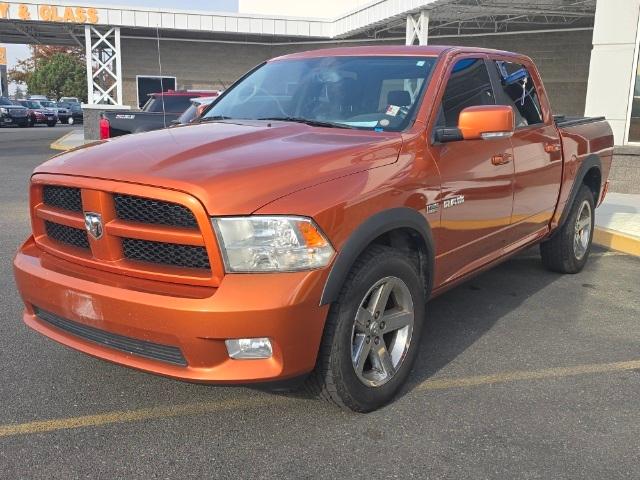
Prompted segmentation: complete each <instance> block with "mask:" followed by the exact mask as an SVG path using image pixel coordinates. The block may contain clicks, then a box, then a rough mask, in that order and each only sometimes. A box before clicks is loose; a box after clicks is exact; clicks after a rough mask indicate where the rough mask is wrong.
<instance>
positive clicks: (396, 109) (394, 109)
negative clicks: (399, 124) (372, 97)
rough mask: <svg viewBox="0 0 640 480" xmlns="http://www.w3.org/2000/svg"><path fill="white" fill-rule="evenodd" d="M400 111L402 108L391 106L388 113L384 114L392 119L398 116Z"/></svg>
mask: <svg viewBox="0 0 640 480" xmlns="http://www.w3.org/2000/svg"><path fill="white" fill-rule="evenodd" d="M399 111H400V107H398V106H397V105H389V106H388V107H387V111H386V112H384V113H385V114H387V115H389V116H391V117H395V116H396V115H398V112H399Z"/></svg>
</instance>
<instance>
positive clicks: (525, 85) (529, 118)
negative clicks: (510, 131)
mask: <svg viewBox="0 0 640 480" xmlns="http://www.w3.org/2000/svg"><path fill="white" fill-rule="evenodd" d="M494 63H495V66H496V69H497V70H498V77H499V79H500V84H501V87H502V91H501V92H500V95H498V103H499V104H501V105H510V106H511V107H513V109H514V112H515V114H516V126H517V127H526V126H528V125H535V124H537V123H542V109H541V108H540V100H539V98H538V93H537V92H536V87H535V85H534V83H533V80H532V79H531V75H530V74H529V71H528V70H527V69H526V67H525V66H523V65H520V64H518V63H511V62H505V61H501V60H499V61H496V62H494Z"/></svg>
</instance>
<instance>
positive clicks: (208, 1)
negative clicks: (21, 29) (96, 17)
mask: <svg viewBox="0 0 640 480" xmlns="http://www.w3.org/2000/svg"><path fill="white" fill-rule="evenodd" d="M56 3H58V4H69V5H77V2H74V1H73V0H58V1H57V2H56ZM113 4H116V5H122V6H131V7H136V6H138V7H155V8H163V7H164V8H176V1H175V0H133V1H131V0H115V1H111V2H110V1H108V0H94V1H92V5H94V6H96V7H100V6H109V5H113ZM179 5H180V8H181V9H185V10H208V11H218V12H237V11H238V0H180V2H179ZM5 46H6V47H7V67H8V68H11V67H13V66H14V65H15V64H16V62H18V61H19V60H21V59H23V58H27V57H29V48H28V47H27V46H26V45H18V44H5Z"/></svg>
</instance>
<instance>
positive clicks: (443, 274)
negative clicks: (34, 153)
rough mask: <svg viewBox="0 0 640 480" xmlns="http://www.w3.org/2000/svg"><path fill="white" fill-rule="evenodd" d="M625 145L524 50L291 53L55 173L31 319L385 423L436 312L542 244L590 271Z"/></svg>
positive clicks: (71, 158)
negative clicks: (475, 278)
mask: <svg viewBox="0 0 640 480" xmlns="http://www.w3.org/2000/svg"><path fill="white" fill-rule="evenodd" d="M612 151H613V136H612V133H611V129H610V127H609V125H608V124H607V123H606V122H605V121H604V120H602V119H597V118H596V119H593V118H564V117H554V116H553V115H552V113H551V107H550V105H549V100H548V98H547V95H546V92H545V89H544V86H543V84H542V81H541V79H540V76H539V74H538V71H537V70H536V67H535V65H534V64H533V63H532V61H531V60H530V59H529V58H527V57H525V56H522V55H518V54H514V53H508V52H501V51H493V50H482V49H476V48H458V47H441V46H438V47H416V46H414V47H404V46H384V47H356V48H338V49H328V50H318V51H312V52H305V53H296V54H292V55H287V56H283V57H279V58H275V59H273V60H270V61H268V62H265V63H263V64H261V65H259V66H258V67H256V68H255V69H253V70H251V71H250V72H249V73H247V74H246V75H245V76H244V77H242V78H241V79H240V80H238V81H237V82H236V83H235V84H234V85H233V86H232V87H231V88H229V89H228V90H226V91H225V92H224V93H223V94H222V95H221V96H220V97H219V98H218V99H217V101H216V102H214V103H213V104H212V105H211V106H210V107H209V109H208V110H207V111H206V112H205V113H204V115H203V116H202V118H201V119H200V120H199V121H198V122H196V124H191V125H188V126H184V127H177V128H172V129H168V130H161V131H155V132H149V133H143V134H136V135H129V136H126V137H122V138H118V139H114V140H109V141H104V142H101V143H100V144H98V145H93V146H90V147H84V148H79V149H76V150H73V151H70V152H67V153H64V154H61V155H59V156H57V157H55V158H53V159H51V160H50V161H48V162H46V163H44V164H42V165H41V166H39V167H38V168H37V169H36V170H35V172H34V174H33V177H32V178H31V187H30V188H31V195H30V198H31V200H30V203H31V205H30V208H31V215H32V227H33V235H32V236H31V237H30V238H29V239H28V240H27V241H26V242H25V243H24V244H23V245H22V247H21V248H20V251H19V252H18V254H17V256H16V257H15V263H14V264H15V277H16V281H17V285H18V288H19V290H20V293H21V295H22V298H23V299H24V303H25V306H26V308H25V311H24V321H25V322H26V324H27V325H29V326H30V327H31V328H33V329H35V330H37V331H38V332H40V333H42V334H44V335H46V336H48V337H50V338H52V339H54V340H56V341H58V342H60V343H62V344H64V345H67V346H70V347H72V348H75V349H77V350H80V351H82V352H85V353H88V354H90V355H93V356H96V357H99V358H102V359H105V360H109V361H112V362H115V363H118V364H121V365H125V366H129V367H134V368H137V369H140V370H144V371H147V372H152V373H156V374H160V375H165V376H168V377H172V378H176V379H181V380H188V381H195V382H207V383H247V382H273V383H275V384H280V382H283V381H285V380H287V381H292V382H293V381H294V380H295V381H299V380H301V379H304V380H303V381H304V385H306V387H307V388H308V389H309V390H310V391H312V392H315V393H316V394H317V395H319V396H320V397H323V398H325V399H327V400H329V401H332V402H334V403H335V404H337V405H339V406H341V407H343V408H348V409H352V410H356V411H370V410H373V409H375V408H378V407H380V406H381V405H383V404H385V403H386V402H388V401H390V400H391V399H392V398H393V396H394V394H395V393H396V392H397V391H398V389H399V387H400V386H401V385H402V384H403V382H404V381H405V380H406V379H407V376H408V375H409V372H410V369H411V366H412V363H413V361H414V359H415V357H416V354H417V351H418V349H419V341H420V334H421V331H422V329H423V325H424V322H425V319H427V318H428V316H429V308H428V304H427V300H428V299H429V298H432V297H434V296H436V295H438V294H440V293H442V292H443V291H445V290H446V289H448V288H451V287H452V286H454V285H456V284H458V283H460V282H461V281H464V280H466V279H468V278H469V277H470V276H472V275H474V274H477V273H478V272H480V271H482V270H485V269H487V268H489V267H491V266H493V265H496V264H497V263H498V262H501V261H503V260H505V259H506V258H508V257H509V256H511V255H513V254H515V253H517V252H519V251H521V250H523V249H525V248H528V247H530V246H532V245H535V244H539V245H540V252H541V256H542V262H543V263H544V265H545V266H547V267H548V268H550V269H551V270H554V271H556V272H561V273H576V272H579V271H580V270H581V269H582V268H583V266H584V265H585V262H586V261H587V258H588V256H589V251H590V247H591V239H592V235H593V224H594V208H595V207H596V206H597V205H598V204H599V203H600V202H602V200H603V198H604V196H605V194H606V191H607V185H608V182H607V178H608V174H609V169H610V165H611V158H612ZM61 368H64V366H61Z"/></svg>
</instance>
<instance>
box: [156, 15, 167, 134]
mask: <svg viewBox="0 0 640 480" xmlns="http://www.w3.org/2000/svg"><path fill="white" fill-rule="evenodd" d="M156 43H157V49H158V70H159V71H160V101H161V102H162V125H163V127H164V128H167V112H166V110H165V108H164V82H163V78H162V58H161V57H160V28H159V27H158V24H156Z"/></svg>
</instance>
